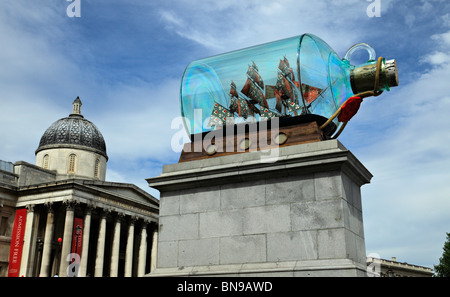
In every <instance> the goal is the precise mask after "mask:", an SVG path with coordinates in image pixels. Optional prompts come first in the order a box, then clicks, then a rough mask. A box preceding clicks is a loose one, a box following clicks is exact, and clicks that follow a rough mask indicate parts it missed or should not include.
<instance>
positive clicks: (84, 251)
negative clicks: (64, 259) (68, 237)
mask: <svg viewBox="0 0 450 297" xmlns="http://www.w3.org/2000/svg"><path fill="white" fill-rule="evenodd" d="M92 209H93V207H92V206H91V205H88V206H87V209H86V214H85V216H84V224H83V225H84V227H83V245H82V247H81V260H80V270H79V272H78V274H79V276H81V277H84V276H86V273H87V263H88V256H89V255H88V253H89V236H90V231H91V216H92Z"/></svg>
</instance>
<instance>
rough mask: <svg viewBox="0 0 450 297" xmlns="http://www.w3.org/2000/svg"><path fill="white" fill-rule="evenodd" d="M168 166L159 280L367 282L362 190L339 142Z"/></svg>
mask: <svg viewBox="0 0 450 297" xmlns="http://www.w3.org/2000/svg"><path fill="white" fill-rule="evenodd" d="M271 153H272V156H277V157H276V158H274V159H271V161H272V162H270V163H269V162H266V161H267V160H268V159H267V158H266V156H267V154H268V153H267V152H253V153H245V154H237V155H230V156H224V157H216V158H210V159H205V160H198V161H191V162H184V163H178V164H171V165H166V166H164V169H163V173H162V174H161V175H160V176H158V177H156V178H151V179H148V180H147V181H148V182H149V185H150V186H151V187H153V188H156V189H158V190H159V191H160V192H161V199H160V214H159V215H160V216H159V238H158V259H157V268H156V269H155V270H154V271H153V272H152V273H151V274H150V276H187V275H196V276H198V275H205V276H213V275H223V276H365V272H366V250H365V243H364V230H363V219H362V207H361V195H360V187H361V186H362V185H363V184H365V183H369V182H370V179H371V178H372V175H371V174H370V172H369V171H368V170H367V169H366V168H365V167H364V166H363V165H362V164H361V163H360V162H359V161H358V160H357V159H356V158H355V156H354V155H353V154H352V153H351V152H350V151H348V150H347V149H346V148H345V147H344V146H343V145H342V144H341V143H340V142H339V141H337V140H328V141H321V142H315V143H308V144H300V145H294V146H289V147H284V148H280V149H279V150H278V152H275V151H272V152H271Z"/></svg>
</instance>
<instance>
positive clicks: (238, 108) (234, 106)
mask: <svg viewBox="0 0 450 297" xmlns="http://www.w3.org/2000/svg"><path fill="white" fill-rule="evenodd" d="M277 72H278V75H277V82H276V84H275V86H270V85H264V81H263V79H262V77H261V75H260V74H259V69H258V66H257V65H256V64H255V62H254V61H252V65H249V66H248V70H247V80H246V82H245V84H244V86H243V88H242V89H241V91H238V90H237V88H236V84H235V83H234V81H231V87H230V93H229V96H230V105H229V106H228V107H225V106H223V105H221V104H219V103H218V102H217V101H216V102H215V105H214V107H213V111H212V113H211V117H210V121H209V126H211V127H213V126H215V127H216V128H218V127H220V126H223V125H229V124H234V122H235V119H236V118H241V119H243V120H244V122H245V121H247V120H248V119H249V118H250V117H251V118H253V121H254V118H255V115H256V114H257V115H259V117H260V120H269V119H271V118H273V117H290V116H292V114H294V116H301V115H305V114H307V113H308V108H309V107H310V106H311V104H312V103H313V102H314V101H315V100H316V99H317V98H319V96H320V95H321V94H322V93H323V92H324V90H322V89H319V88H315V87H312V86H309V85H306V84H302V92H303V97H302V96H301V95H300V94H299V88H300V82H298V81H296V80H295V75H294V71H293V69H292V68H291V67H290V64H289V61H288V59H287V58H286V57H284V58H283V59H280V63H279V65H278V69H277ZM273 100H275V104H270V105H269V101H273Z"/></svg>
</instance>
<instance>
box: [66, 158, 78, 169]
mask: <svg viewBox="0 0 450 297" xmlns="http://www.w3.org/2000/svg"><path fill="white" fill-rule="evenodd" d="M76 161H77V156H76V155H75V154H70V155H69V168H68V169H67V173H75V163H76Z"/></svg>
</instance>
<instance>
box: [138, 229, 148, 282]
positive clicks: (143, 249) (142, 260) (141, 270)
mask: <svg viewBox="0 0 450 297" xmlns="http://www.w3.org/2000/svg"><path fill="white" fill-rule="evenodd" d="M138 261H139V262H138V263H139V264H138V277H141V276H144V274H145V265H146V264H147V222H144V223H143V224H142V230H141V244H140V246H139V258H138Z"/></svg>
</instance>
